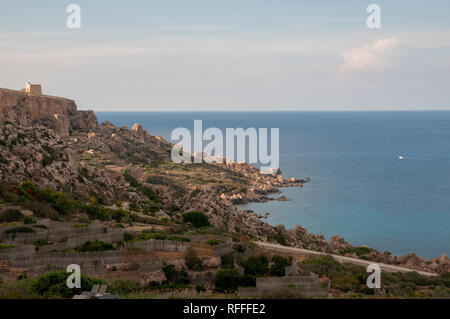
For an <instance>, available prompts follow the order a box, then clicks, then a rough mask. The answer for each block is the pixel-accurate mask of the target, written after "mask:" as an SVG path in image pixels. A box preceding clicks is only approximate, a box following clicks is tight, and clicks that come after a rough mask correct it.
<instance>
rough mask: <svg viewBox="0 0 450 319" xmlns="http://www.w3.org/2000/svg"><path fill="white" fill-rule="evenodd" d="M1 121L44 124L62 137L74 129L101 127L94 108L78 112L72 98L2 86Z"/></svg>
mask: <svg viewBox="0 0 450 319" xmlns="http://www.w3.org/2000/svg"><path fill="white" fill-rule="evenodd" d="M0 121H2V122H5V121H9V122H13V123H16V124H19V125H21V126H33V125H43V126H46V127H48V128H50V129H52V130H54V131H55V132H56V134H58V135H59V136H61V137H65V136H69V135H70V134H71V132H73V131H74V130H85V131H89V130H92V129H94V128H95V127H96V126H97V119H96V118H95V115H94V113H93V112H92V111H87V112H83V111H77V106H76V104H75V101H73V100H71V99H66V98H61V97H54V96H47V95H32V94H28V93H25V92H20V91H15V90H8V89H2V88H0Z"/></svg>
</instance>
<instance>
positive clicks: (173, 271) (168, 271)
mask: <svg viewBox="0 0 450 319" xmlns="http://www.w3.org/2000/svg"><path fill="white" fill-rule="evenodd" d="M163 272H164V275H165V276H166V279H167V281H168V282H169V283H173V284H178V285H187V284H189V277H188V273H187V272H186V270H184V269H181V270H180V271H178V270H177V268H176V267H175V266H174V265H167V266H164V268H163Z"/></svg>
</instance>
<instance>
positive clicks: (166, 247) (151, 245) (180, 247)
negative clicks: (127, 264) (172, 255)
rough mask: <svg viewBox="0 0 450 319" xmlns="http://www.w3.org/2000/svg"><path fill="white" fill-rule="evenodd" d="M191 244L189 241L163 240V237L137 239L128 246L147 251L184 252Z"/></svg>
mask: <svg viewBox="0 0 450 319" xmlns="http://www.w3.org/2000/svg"><path fill="white" fill-rule="evenodd" d="M189 245H190V243H189V242H182V241H173V240H165V239H164V240H162V239H150V240H147V241H137V242H134V243H128V244H127V248H133V247H136V248H139V249H143V250H146V251H157V250H159V251H173V252H176V251H178V252H184V251H185V250H186V248H188V247H189Z"/></svg>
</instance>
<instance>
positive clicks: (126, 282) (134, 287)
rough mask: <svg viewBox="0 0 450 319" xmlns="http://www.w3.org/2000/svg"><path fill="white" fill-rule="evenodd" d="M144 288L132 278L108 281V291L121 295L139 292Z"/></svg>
mask: <svg viewBox="0 0 450 319" xmlns="http://www.w3.org/2000/svg"><path fill="white" fill-rule="evenodd" d="M142 290H143V287H142V285H141V284H140V283H139V282H137V281H135V280H131V279H117V280H113V281H111V282H109V283H108V292H109V293H111V294H115V295H119V296H123V295H128V294H134V293H138V292H141V291H142Z"/></svg>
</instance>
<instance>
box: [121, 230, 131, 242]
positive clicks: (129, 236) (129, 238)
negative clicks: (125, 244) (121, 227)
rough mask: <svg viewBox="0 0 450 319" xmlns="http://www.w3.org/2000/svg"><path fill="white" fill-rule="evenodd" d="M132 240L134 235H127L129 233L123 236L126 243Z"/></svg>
mask: <svg viewBox="0 0 450 319" xmlns="http://www.w3.org/2000/svg"><path fill="white" fill-rule="evenodd" d="M132 239H133V234H131V233H127V232H125V233H124V234H123V240H124V241H131V240H132Z"/></svg>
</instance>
